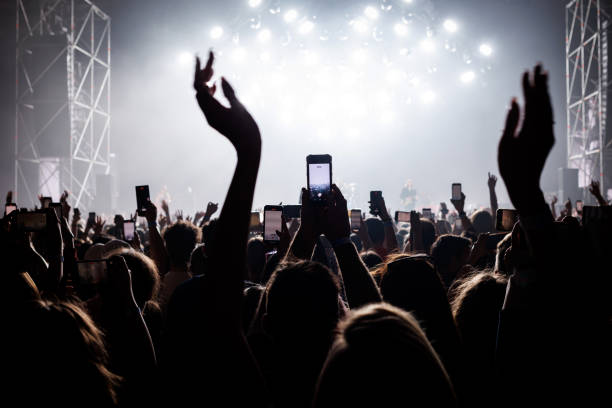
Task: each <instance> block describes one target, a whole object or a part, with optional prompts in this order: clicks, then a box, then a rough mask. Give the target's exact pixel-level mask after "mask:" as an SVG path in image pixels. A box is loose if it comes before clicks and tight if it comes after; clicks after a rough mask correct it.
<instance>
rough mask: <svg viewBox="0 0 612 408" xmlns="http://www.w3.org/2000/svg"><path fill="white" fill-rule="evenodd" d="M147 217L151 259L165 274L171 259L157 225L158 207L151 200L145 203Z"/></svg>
mask: <svg viewBox="0 0 612 408" xmlns="http://www.w3.org/2000/svg"><path fill="white" fill-rule="evenodd" d="M145 218H146V219H147V224H148V226H149V245H150V247H151V259H153V261H154V262H155V265H157V269H158V270H159V273H160V274H161V275H162V276H163V275H164V274H165V273H166V272H168V269H169V268H170V261H169V258H168V251H167V250H166V244H164V240H163V238H162V237H161V234H160V233H159V229H158V227H157V207H156V206H155V204H153V202H151V200H149V201H148V202H147V203H146V204H145Z"/></svg>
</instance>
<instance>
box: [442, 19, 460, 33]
mask: <svg viewBox="0 0 612 408" xmlns="http://www.w3.org/2000/svg"><path fill="white" fill-rule="evenodd" d="M457 28H459V27H458V26H457V23H455V21H454V20H451V19H446V20H444V29H445V30H446V31H448V32H449V33H454V32H456V31H457Z"/></svg>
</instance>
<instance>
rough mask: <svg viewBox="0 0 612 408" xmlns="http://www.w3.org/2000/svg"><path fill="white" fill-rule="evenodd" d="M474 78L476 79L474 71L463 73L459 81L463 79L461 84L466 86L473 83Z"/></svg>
mask: <svg viewBox="0 0 612 408" xmlns="http://www.w3.org/2000/svg"><path fill="white" fill-rule="evenodd" d="M474 78H476V74H474V71H466V72H464V73H462V74H461V76H460V77H459V79H461V82H463V83H464V84H467V83H470V82H472V81H473V80H474Z"/></svg>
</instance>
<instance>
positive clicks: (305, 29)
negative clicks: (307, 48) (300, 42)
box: [298, 20, 314, 34]
mask: <svg viewBox="0 0 612 408" xmlns="http://www.w3.org/2000/svg"><path fill="white" fill-rule="evenodd" d="M313 28H314V23H313V22H312V21H310V20H306V21H304V22H303V23H302V24H300V28H299V29H298V32H299V33H300V34H308V33H309V32H311V31H312V29H313Z"/></svg>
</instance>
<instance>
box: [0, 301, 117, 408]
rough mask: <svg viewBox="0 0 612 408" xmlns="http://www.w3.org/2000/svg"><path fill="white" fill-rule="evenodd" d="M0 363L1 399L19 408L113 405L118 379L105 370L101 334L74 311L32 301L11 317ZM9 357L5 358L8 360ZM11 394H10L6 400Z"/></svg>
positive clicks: (65, 305)
mask: <svg viewBox="0 0 612 408" xmlns="http://www.w3.org/2000/svg"><path fill="white" fill-rule="evenodd" d="M6 335H7V337H9V344H10V347H9V348H6V349H4V352H5V353H7V355H6V356H5V357H6V358H2V361H5V362H8V364H7V365H5V366H4V367H3V368H4V369H5V372H6V373H7V374H9V375H8V381H9V386H8V387H7V388H6V390H7V391H8V392H9V394H8V395H7V394H6V393H4V395H3V398H5V399H6V400H7V401H13V402H14V403H16V404H17V405H20V406H62V407H66V406H68V407H77V406H79V407H85V406H89V407H110V406H115V402H116V401H115V388H116V387H117V385H118V383H119V377H117V376H115V375H114V374H112V373H111V372H110V371H108V369H107V360H108V357H107V353H106V350H105V348H104V344H103V342H102V335H101V332H100V331H99V330H98V329H97V328H96V327H95V326H94V324H93V323H92V321H91V319H90V318H89V317H88V316H87V314H86V313H85V312H84V311H83V310H81V309H80V308H79V307H78V306H76V305H74V304H71V303H65V302H57V303H54V302H49V301H35V302H31V303H29V304H27V305H25V306H24V307H22V308H20V310H19V312H17V313H16V314H15V315H14V316H13V317H12V318H11V323H10V327H9V330H7V332H6ZM8 354H10V355H8ZM10 394H13V395H10Z"/></svg>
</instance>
